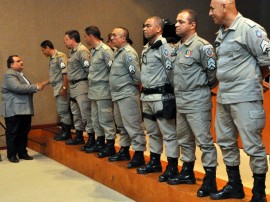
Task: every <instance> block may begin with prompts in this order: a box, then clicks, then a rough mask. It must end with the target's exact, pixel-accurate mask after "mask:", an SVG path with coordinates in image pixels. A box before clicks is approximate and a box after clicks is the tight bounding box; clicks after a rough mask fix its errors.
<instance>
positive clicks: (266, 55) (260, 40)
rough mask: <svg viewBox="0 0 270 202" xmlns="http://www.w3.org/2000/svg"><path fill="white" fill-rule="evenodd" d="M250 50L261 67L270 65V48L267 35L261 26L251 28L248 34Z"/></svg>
mask: <svg viewBox="0 0 270 202" xmlns="http://www.w3.org/2000/svg"><path fill="white" fill-rule="evenodd" d="M246 44H247V48H248V50H249V51H250V52H251V53H252V54H253V55H254V57H256V59H257V61H258V65H259V66H267V65H270V46H269V39H268V38H267V33H266V32H265V30H264V29H263V28H262V27H260V26H259V25H255V26H252V27H250V28H249V29H248V30H247V32H246Z"/></svg>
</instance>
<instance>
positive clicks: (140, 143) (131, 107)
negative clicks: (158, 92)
mask: <svg viewBox="0 0 270 202" xmlns="http://www.w3.org/2000/svg"><path fill="white" fill-rule="evenodd" d="M114 118H115V123H116V125H117V128H118V129H119V130H120V145H121V146H123V147H127V146H130V145H131V144H132V149H133V150H134V151H145V150H146V140H145V134H144V131H143V128H142V115H141V109H140V99H139V95H138V96H133V97H127V98H123V99H121V100H117V101H115V102H114Z"/></svg>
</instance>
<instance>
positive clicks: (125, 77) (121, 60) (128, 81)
mask: <svg viewBox="0 0 270 202" xmlns="http://www.w3.org/2000/svg"><path fill="white" fill-rule="evenodd" d="M111 39H112V43H113V46H114V47H116V48H117V52H116V54H115V57H114V61H113V64H112V69H111V74H110V89H111V93H112V98H113V101H114V114H115V122H116V125H117V127H118V129H119V130H120V145H121V148H120V150H119V152H118V153H117V154H115V155H113V156H111V157H109V160H110V161H122V160H130V154H129V147H130V144H131V143H132V147H133V150H134V151H135V154H134V156H133V158H132V160H131V161H130V162H129V163H128V168H134V167H138V166H142V165H144V164H145V160H144V155H143V152H144V151H145V150H146V140H145V134H144V131H143V128H142V117H141V109H140V97H139V87H138V86H139V85H140V83H141V77H140V70H139V57H138V55H137V53H136V51H135V50H134V49H133V48H132V47H131V45H130V44H129V43H128V41H130V39H129V32H128V30H127V29H125V28H115V29H114V30H113V31H112V37H111Z"/></svg>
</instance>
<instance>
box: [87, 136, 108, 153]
mask: <svg viewBox="0 0 270 202" xmlns="http://www.w3.org/2000/svg"><path fill="white" fill-rule="evenodd" d="M104 147H105V136H99V137H97V141H96V143H95V144H94V145H93V146H91V147H87V148H85V150H84V151H85V152H86V153H94V152H99V151H101V150H102V149H103V148H104Z"/></svg>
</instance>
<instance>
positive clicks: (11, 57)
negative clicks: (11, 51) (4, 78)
mask: <svg viewBox="0 0 270 202" xmlns="http://www.w3.org/2000/svg"><path fill="white" fill-rule="evenodd" d="M13 57H19V56H18V55H10V56H8V59H7V67H8V68H10V67H11V66H10V65H11V64H12V63H14V60H13Z"/></svg>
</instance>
